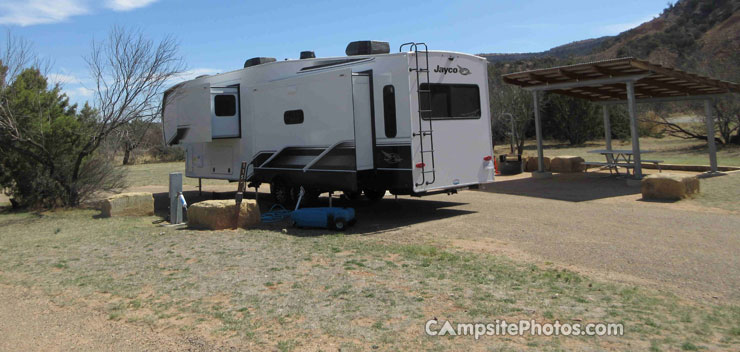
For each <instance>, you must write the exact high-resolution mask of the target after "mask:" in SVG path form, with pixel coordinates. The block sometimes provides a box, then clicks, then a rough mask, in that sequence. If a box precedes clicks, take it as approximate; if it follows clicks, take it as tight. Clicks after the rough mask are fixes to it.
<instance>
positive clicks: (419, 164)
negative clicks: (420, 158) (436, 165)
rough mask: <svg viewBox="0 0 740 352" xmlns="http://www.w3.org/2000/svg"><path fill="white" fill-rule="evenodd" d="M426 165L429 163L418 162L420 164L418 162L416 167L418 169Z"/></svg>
mask: <svg viewBox="0 0 740 352" xmlns="http://www.w3.org/2000/svg"><path fill="white" fill-rule="evenodd" d="M424 166H427V164H424V163H418V164H416V168H417V169H423V168H424Z"/></svg>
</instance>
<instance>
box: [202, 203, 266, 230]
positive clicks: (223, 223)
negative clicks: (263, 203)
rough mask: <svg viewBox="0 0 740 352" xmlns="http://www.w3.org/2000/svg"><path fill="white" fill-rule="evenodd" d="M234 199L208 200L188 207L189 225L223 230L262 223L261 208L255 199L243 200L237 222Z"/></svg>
mask: <svg viewBox="0 0 740 352" xmlns="http://www.w3.org/2000/svg"><path fill="white" fill-rule="evenodd" d="M236 222H237V217H236V202H235V201H234V200H233V199H222V200H207V201H203V202H198V203H194V204H192V205H190V206H189V207H188V227H193V228H200V229H208V230H221V229H233V228H236V227H239V228H249V227H253V226H255V225H257V224H259V223H260V209H259V207H258V206H257V202H256V201H255V200H253V199H244V200H242V203H241V207H240V209H239V223H238V224H237V223H236Z"/></svg>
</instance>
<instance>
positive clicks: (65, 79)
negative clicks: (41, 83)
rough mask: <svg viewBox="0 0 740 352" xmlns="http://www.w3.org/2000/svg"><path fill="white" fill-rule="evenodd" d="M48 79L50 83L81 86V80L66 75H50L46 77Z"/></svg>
mask: <svg viewBox="0 0 740 352" xmlns="http://www.w3.org/2000/svg"><path fill="white" fill-rule="evenodd" d="M46 78H48V79H49V83H52V84H54V83H59V84H79V83H80V82H81V80H80V79H79V78H77V77H75V76H73V75H68V74H64V73H50V74H48V75H46Z"/></svg>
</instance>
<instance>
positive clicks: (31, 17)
mask: <svg viewBox="0 0 740 352" xmlns="http://www.w3.org/2000/svg"><path fill="white" fill-rule="evenodd" d="M156 1H158V0H107V1H106V2H105V3H104V5H99V4H98V5H95V2H94V1H90V0H0V24H6V25H19V26H31V25H35V24H45V23H58V22H64V21H66V20H68V19H69V18H70V17H73V16H79V15H85V14H90V13H93V12H94V11H95V10H98V9H100V8H102V7H105V8H108V9H111V10H113V11H130V10H134V9H138V8H141V7H145V6H149V5H151V4H152V3H154V2H156Z"/></svg>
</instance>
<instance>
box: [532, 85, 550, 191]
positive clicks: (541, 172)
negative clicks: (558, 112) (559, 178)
mask: <svg viewBox="0 0 740 352" xmlns="http://www.w3.org/2000/svg"><path fill="white" fill-rule="evenodd" d="M532 98H533V100H534V105H533V108H534V129H535V132H536V134H537V172H534V173H532V176H533V177H536V178H547V177H550V176H552V174H551V173H549V172H547V171H545V153H544V151H543V150H542V122H541V121H540V91H538V90H533V91H532Z"/></svg>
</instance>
